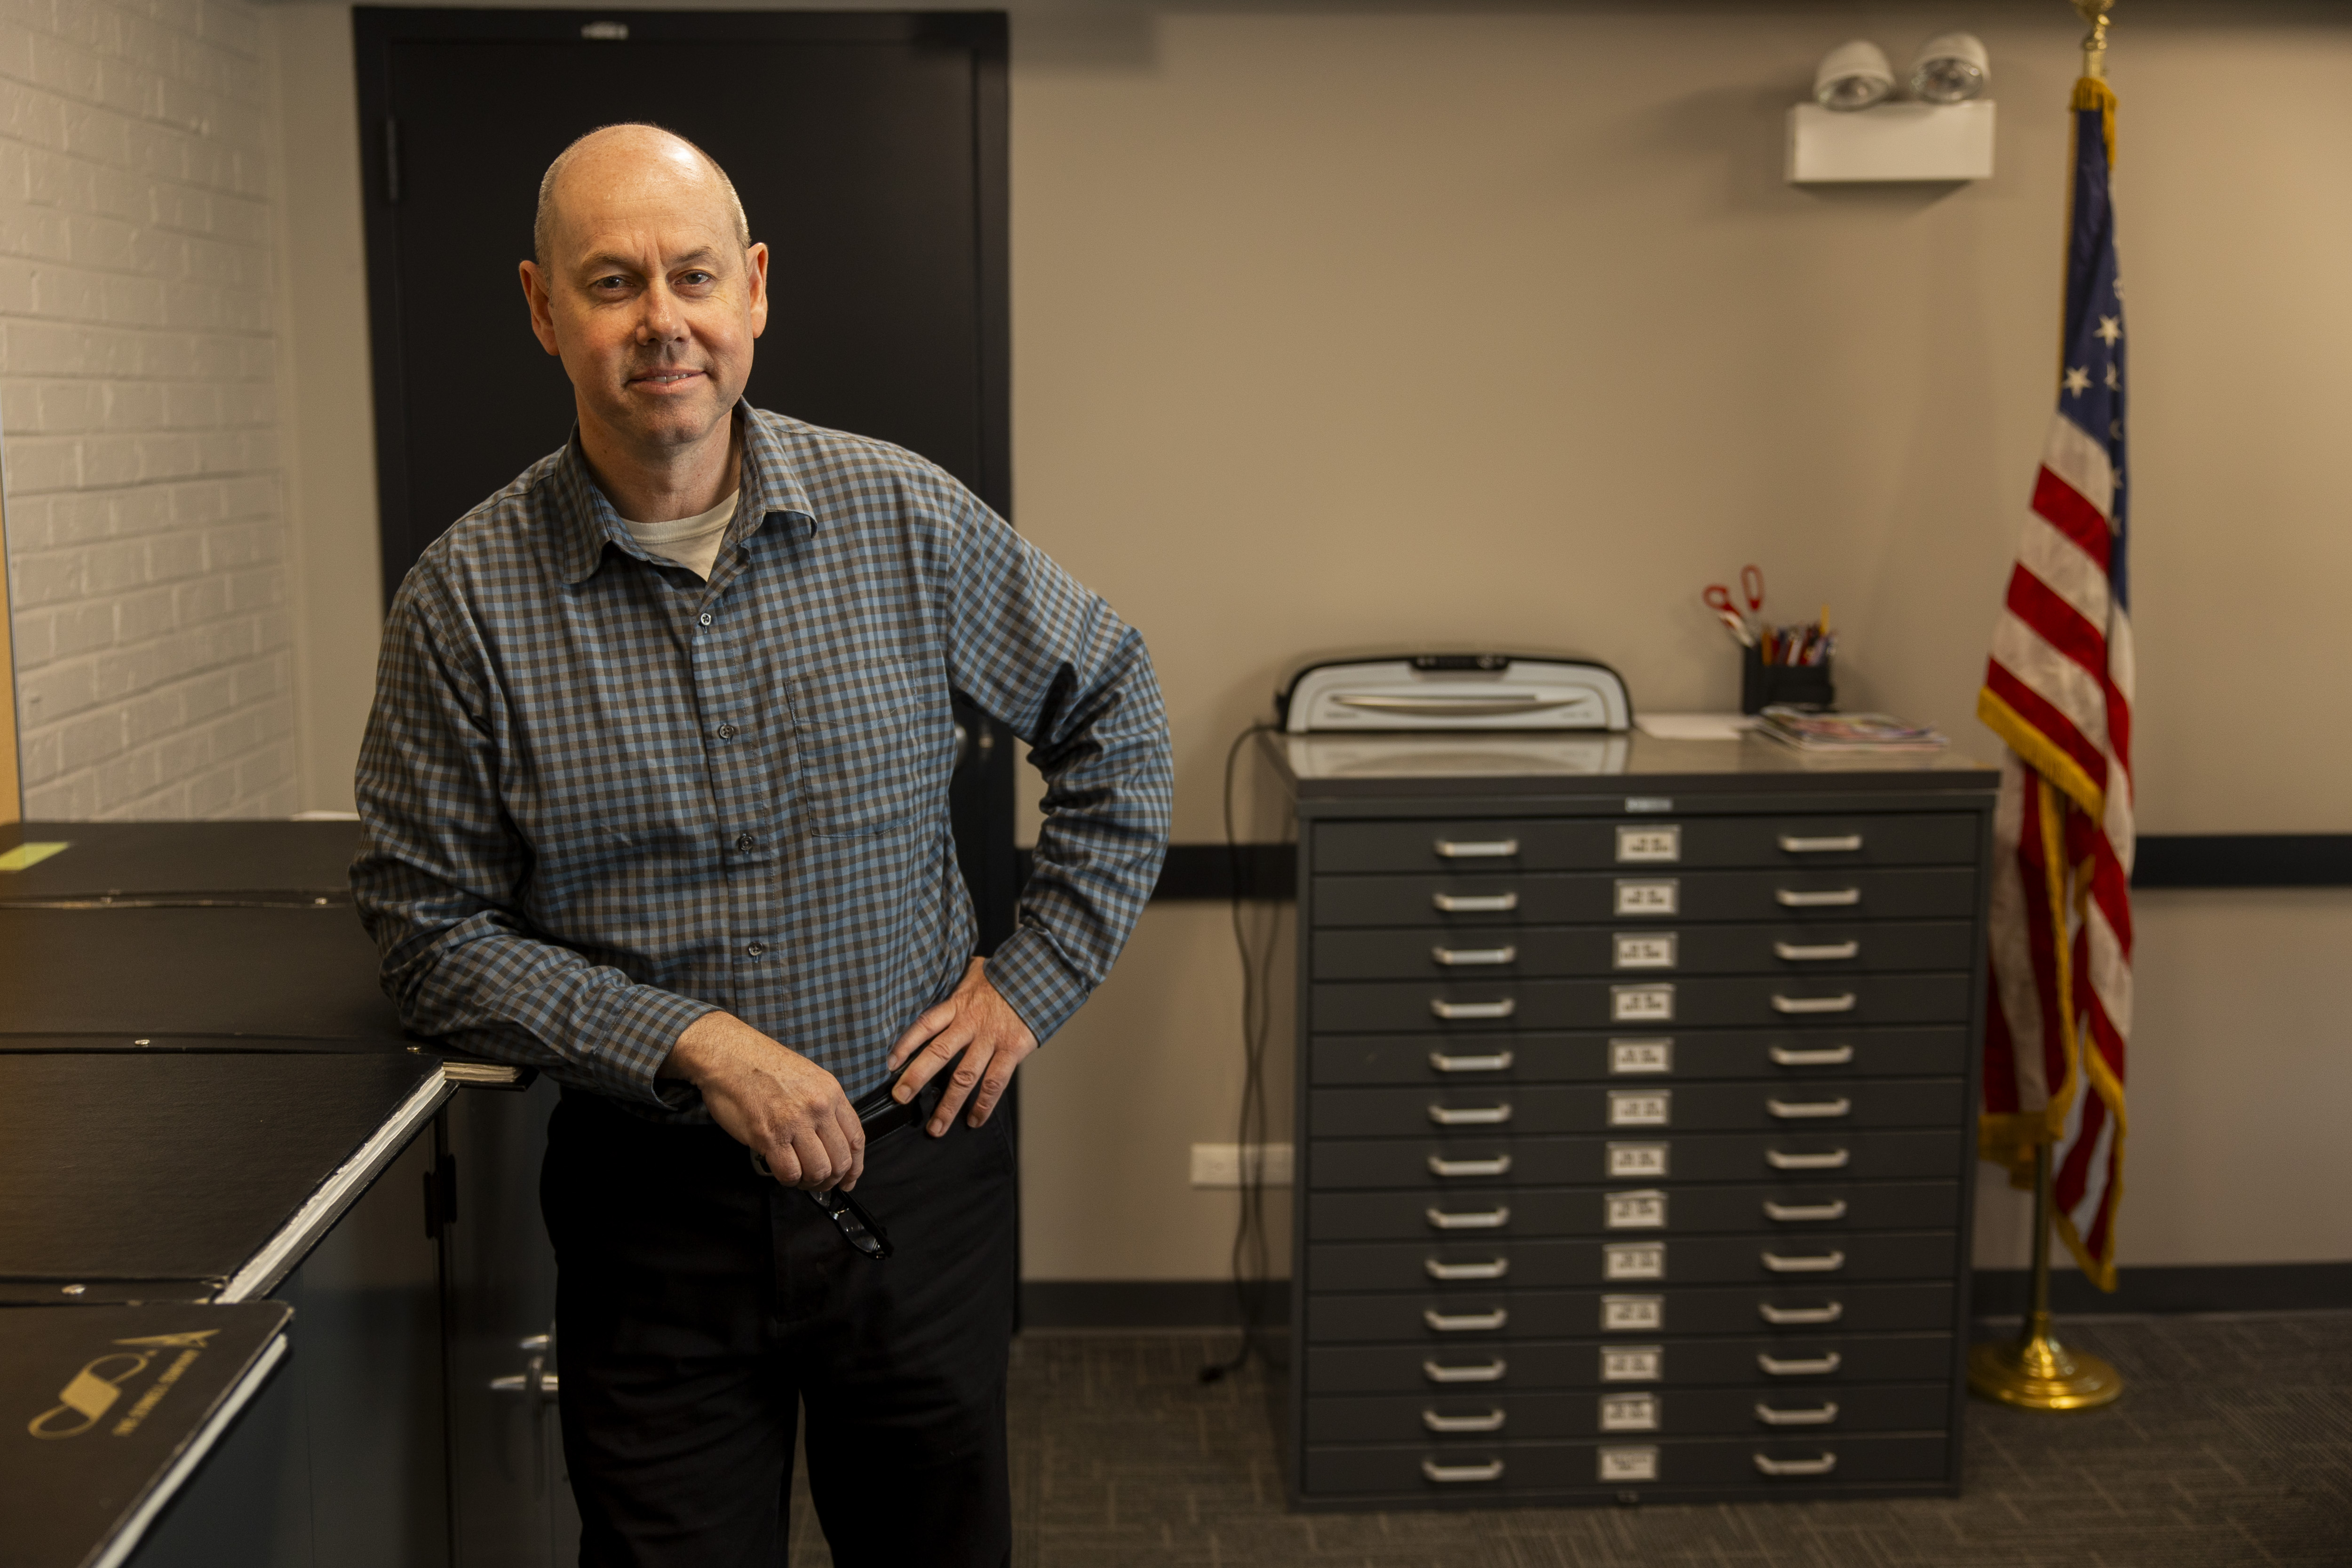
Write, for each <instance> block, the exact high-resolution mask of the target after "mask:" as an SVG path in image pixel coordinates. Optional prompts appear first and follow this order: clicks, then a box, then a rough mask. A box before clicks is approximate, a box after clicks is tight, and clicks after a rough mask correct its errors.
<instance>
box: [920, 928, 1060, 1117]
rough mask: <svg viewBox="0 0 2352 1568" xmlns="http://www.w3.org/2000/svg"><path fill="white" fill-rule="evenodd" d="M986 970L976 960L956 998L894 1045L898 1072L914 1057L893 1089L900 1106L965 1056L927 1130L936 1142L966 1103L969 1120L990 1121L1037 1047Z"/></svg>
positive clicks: (984, 964) (984, 963)
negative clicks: (958, 1055)
mask: <svg viewBox="0 0 2352 1568" xmlns="http://www.w3.org/2000/svg"><path fill="white" fill-rule="evenodd" d="M987 967H988V963H987V960H985V959H980V958H975V959H973V960H972V961H971V967H970V968H968V969H966V970H965V971H964V972H963V980H962V981H961V983H960V984H958V985H957V986H956V988H955V994H953V995H951V996H950V997H949V998H948V999H947V1000H946V1001H944V1002H942V1003H940V1005H938V1006H936V1007H933V1008H932V1009H930V1010H929V1012H927V1013H925V1014H924V1015H923V1016H921V1017H919V1018H918V1019H916V1020H915V1026H914V1027H913V1028H911V1029H908V1031H907V1032H906V1033H905V1034H904V1035H901V1036H900V1037H898V1044H897V1045H895V1046H892V1047H890V1069H891V1070H892V1071H893V1072H896V1071H897V1070H898V1064H899V1063H900V1062H903V1061H906V1060H907V1059H908V1058H909V1057H912V1058H914V1060H913V1061H912V1063H911V1064H910V1065H909V1066H908V1068H907V1072H906V1076H905V1077H903V1078H901V1079H899V1080H898V1088H896V1089H893V1090H891V1095H892V1097H893V1098H894V1099H896V1100H898V1103H899V1104H901V1105H904V1104H905V1103H906V1102H907V1101H908V1100H912V1099H913V1098H914V1097H915V1091H916V1090H917V1089H921V1088H922V1087H923V1085H925V1084H927V1083H929V1082H930V1081H931V1078H932V1076H933V1075H934V1074H936V1073H938V1072H939V1071H940V1068H944V1067H946V1066H947V1065H948V1063H950V1062H952V1061H955V1058H956V1053H957V1052H959V1051H961V1052H962V1053H963V1060H962V1061H961V1062H957V1063H956V1069H955V1074H954V1076H953V1078H952V1079H950V1081H949V1083H948V1091H947V1093H946V1095H945V1096H943V1097H942V1098H941V1099H940V1108H939V1110H937V1111H936V1112H934V1113H933V1115H932V1117H931V1122H930V1126H929V1129H927V1131H929V1133H930V1135H931V1136H932V1137H934V1138H938V1137H941V1136H943V1135H944V1134H945V1133H946V1131H947V1130H948V1128H949V1126H950V1124H951V1123H952V1122H953V1121H955V1116H956V1112H957V1111H959V1110H963V1109H965V1101H966V1100H969V1101H971V1114H970V1115H969V1116H967V1117H966V1118H965V1119H964V1120H965V1121H967V1122H969V1123H970V1124H971V1125H972V1126H974V1127H978V1126H979V1125H981V1123H982V1122H984V1121H987V1120H988V1118H989V1113H990V1112H992V1111H993V1110H995V1109H996V1102H997V1101H998V1100H1002V1099H1003V1098H1004V1086H1005V1085H1006V1084H1008V1083H1011V1082H1012V1081H1013V1068H1017V1067H1019V1066H1020V1065H1021V1062H1022V1059H1023V1058H1025V1057H1026V1056H1028V1054H1029V1053H1030V1052H1031V1051H1034V1050H1035V1049H1036V1048H1037V1037H1036V1036H1034V1035H1033V1034H1031V1033H1030V1032H1029V1026H1028V1025H1026V1024H1024V1023H1023V1022H1022V1021H1021V1015H1019V1014H1018V1013H1015V1012H1014V1011H1013V1005H1012V1004H1011V1003H1009V1002H1007V1001H1005V999H1004V998H1003V996H1001V995H999V994H997V991H996V987H995V986H993V985H991V984H989V983H988V976H987V973H986V970H987ZM927 1042H928V1043H927Z"/></svg>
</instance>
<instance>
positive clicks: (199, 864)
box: [0, 822, 360, 904]
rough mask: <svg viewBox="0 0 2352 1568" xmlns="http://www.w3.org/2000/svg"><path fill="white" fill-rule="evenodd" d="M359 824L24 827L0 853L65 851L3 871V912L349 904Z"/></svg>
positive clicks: (2, 833) (4, 839)
mask: <svg viewBox="0 0 2352 1568" xmlns="http://www.w3.org/2000/svg"><path fill="white" fill-rule="evenodd" d="M359 842H360V825H359V824H358V823H356V822H26V823H20V824H17V825H16V826H8V827H0V850H7V849H13V848H15V847H16V846H18V845H20V844H59V843H62V844H64V845H66V846H67V847H66V848H65V849H63V850H60V851H58V853H57V854H54V855H51V856H48V857H47V858H44V859H42V860H41V861H39V862H38V863H37V864H36V865H34V866H32V867H30V868H27V869H26V870H22V871H0V904H6V903H16V902H20V901H26V900H38V901H42V902H58V901H73V900H117V901H120V900H165V901H215V900H228V901H270V902H289V903H291V902H299V903H305V904H307V903H310V902H312V901H314V900H319V899H322V898H323V899H326V900H330V901H331V902H336V903H347V902H349V901H350V899H351V864H352V856H353V855H355V854H357V853H358V851H359Z"/></svg>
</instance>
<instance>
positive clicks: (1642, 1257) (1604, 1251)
mask: <svg viewBox="0 0 2352 1568" xmlns="http://www.w3.org/2000/svg"><path fill="white" fill-rule="evenodd" d="M1665 1277H1666V1244H1665V1243H1664V1242H1663V1241H1621V1242H1618V1243H1616V1244H1614V1245H1613V1246H1610V1247H1602V1248H1601V1278H1602V1279H1664V1278H1665Z"/></svg>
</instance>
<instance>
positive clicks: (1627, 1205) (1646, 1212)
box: [1601, 1187, 1666, 1230]
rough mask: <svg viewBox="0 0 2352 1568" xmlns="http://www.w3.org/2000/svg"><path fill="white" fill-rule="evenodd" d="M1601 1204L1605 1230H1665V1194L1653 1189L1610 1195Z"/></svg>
mask: <svg viewBox="0 0 2352 1568" xmlns="http://www.w3.org/2000/svg"><path fill="white" fill-rule="evenodd" d="M1601 1202H1602V1205H1603V1207H1602V1213H1601V1223H1602V1225H1603V1226H1604V1227H1605V1228H1607V1229H1610V1230H1664V1229H1665V1228H1666V1194H1664V1192H1662V1191H1660V1190H1659V1189H1657V1188H1655V1187H1644V1188H1643V1189H1642V1190H1641V1191H1640V1192H1634V1193H1610V1194H1607V1195H1606V1196H1605V1197H1604V1198H1603V1199H1602V1200H1601Z"/></svg>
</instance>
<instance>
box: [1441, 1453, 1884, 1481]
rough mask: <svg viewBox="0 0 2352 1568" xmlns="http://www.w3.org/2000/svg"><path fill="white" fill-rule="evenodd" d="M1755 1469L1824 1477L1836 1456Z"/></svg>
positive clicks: (1762, 1461)
mask: <svg viewBox="0 0 2352 1568" xmlns="http://www.w3.org/2000/svg"><path fill="white" fill-rule="evenodd" d="M1423 1468H1424V1469H1425V1468H1428V1462H1427V1461H1426V1460H1424V1461H1423ZM1495 1468H1496V1469H1497V1470H1500V1469H1501V1468H1503V1467H1502V1465H1501V1463H1500V1462H1499V1461H1497V1462H1496V1466H1495ZM1756 1468H1758V1469H1759V1470H1761V1471H1763V1472H1764V1473H1765V1474H1766V1475H1768V1476H1826V1475H1828V1474H1829V1473H1830V1472H1831V1471H1832V1470H1834V1469H1836V1468H1837V1456H1836V1455H1835V1454H1823V1455H1822V1457H1821V1458H1818V1459H1775V1458H1769V1457H1767V1456H1765V1455H1763V1454H1759V1455H1757V1456H1756Z"/></svg>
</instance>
